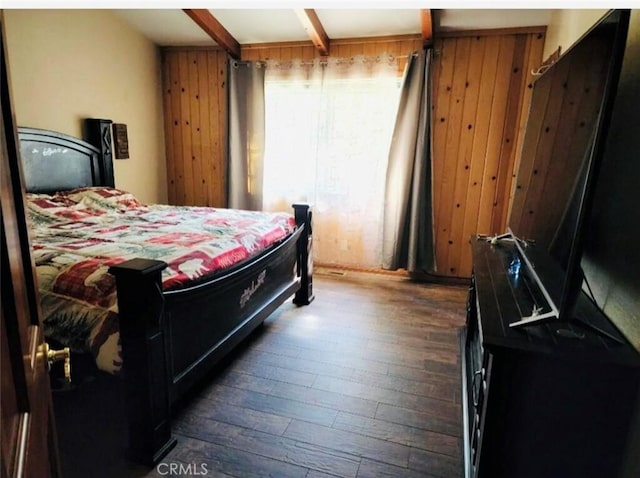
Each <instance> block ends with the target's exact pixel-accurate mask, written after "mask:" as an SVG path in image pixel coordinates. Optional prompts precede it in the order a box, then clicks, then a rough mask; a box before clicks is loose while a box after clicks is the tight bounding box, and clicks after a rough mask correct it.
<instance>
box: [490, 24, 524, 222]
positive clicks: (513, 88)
mask: <svg viewBox="0 0 640 478" xmlns="http://www.w3.org/2000/svg"><path fill="white" fill-rule="evenodd" d="M526 54H527V37H526V35H515V46H514V51H513V59H512V62H511V79H510V82H509V89H508V92H509V93H508V98H507V111H506V114H505V119H504V122H505V126H504V133H503V137H502V144H501V148H500V161H499V163H498V174H497V177H498V179H497V181H496V194H495V197H494V201H493V211H492V218H491V230H492V231H497V232H498V233H500V234H501V233H503V232H505V231H506V220H507V218H506V214H507V211H508V205H507V201H508V199H509V190H510V187H511V182H512V175H513V163H514V160H515V158H514V152H515V150H514V144H515V140H516V136H517V131H518V130H517V126H518V117H519V115H520V109H521V108H522V91H523V90H522V89H523V87H524V85H523V84H522V83H523V78H525V76H524V71H523V67H524V65H525V58H526Z"/></svg>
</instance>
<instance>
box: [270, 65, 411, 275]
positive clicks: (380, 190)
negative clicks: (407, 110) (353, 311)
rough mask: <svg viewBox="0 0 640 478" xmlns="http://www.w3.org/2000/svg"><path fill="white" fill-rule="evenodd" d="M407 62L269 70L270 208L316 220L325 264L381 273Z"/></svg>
mask: <svg viewBox="0 0 640 478" xmlns="http://www.w3.org/2000/svg"><path fill="white" fill-rule="evenodd" d="M400 84H401V78H399V75H398V66H397V59H396V58H393V57H389V56H386V55H382V56H379V57H363V56H359V57H354V58H349V59H335V58H329V59H327V60H324V61H322V60H315V61H313V62H302V61H293V62H288V63H275V62H269V63H268V64H267V70H266V75H265V110H266V113H265V118H266V133H265V168H264V190H263V205H264V208H265V209H267V210H289V209H290V204H291V203H292V202H295V201H308V202H310V203H311V204H312V205H313V212H314V225H315V227H314V256H315V260H316V262H321V263H328V264H331V263H334V264H342V265H352V266H361V267H379V266H380V264H381V245H382V235H381V231H382V217H383V216H382V211H383V205H384V184H385V173H386V168H387V158H388V153H389V146H390V143H391V136H392V133H393V126H394V122H395V115H396V111H397V107H398V100H399V91H400Z"/></svg>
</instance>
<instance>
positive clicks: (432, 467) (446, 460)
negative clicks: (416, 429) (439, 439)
mask: <svg viewBox="0 0 640 478" xmlns="http://www.w3.org/2000/svg"><path fill="white" fill-rule="evenodd" d="M409 468H410V469H412V470H416V471H420V472H422V473H425V474H430V475H433V476H439V477H442V478H458V477H461V476H462V462H461V460H459V459H455V458H453V457H450V456H446V455H439V454H437V453H432V452H429V451H424V450H420V449H418V448H412V449H411V456H410V458H409Z"/></svg>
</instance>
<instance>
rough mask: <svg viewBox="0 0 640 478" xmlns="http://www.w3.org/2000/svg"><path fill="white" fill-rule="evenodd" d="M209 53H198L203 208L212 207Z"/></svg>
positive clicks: (199, 136) (199, 138)
mask: <svg viewBox="0 0 640 478" xmlns="http://www.w3.org/2000/svg"><path fill="white" fill-rule="evenodd" d="M207 55H208V53H207V52H206V51H198V52H196V58H195V60H196V65H197V71H196V76H197V84H198V95H197V100H198V103H199V109H198V111H199V118H198V121H199V122H200V125H199V127H198V131H197V133H198V142H199V147H200V157H199V160H200V174H201V194H202V197H201V199H202V201H201V205H203V206H212V205H213V202H212V197H211V192H212V178H213V172H212V168H211V161H212V160H213V158H214V156H213V147H212V141H211V129H212V125H211V122H210V121H209V114H210V113H209V112H210V110H211V105H210V104H209V98H210V96H211V91H210V89H209V79H208V77H209V60H208V58H207Z"/></svg>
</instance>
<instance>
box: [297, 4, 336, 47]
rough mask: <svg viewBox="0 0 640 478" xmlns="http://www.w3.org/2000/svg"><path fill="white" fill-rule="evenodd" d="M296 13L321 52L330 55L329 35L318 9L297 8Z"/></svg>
mask: <svg viewBox="0 0 640 478" xmlns="http://www.w3.org/2000/svg"><path fill="white" fill-rule="evenodd" d="M296 15H298V18H299V19H300V22H301V23H302V26H303V27H304V29H305V30H306V31H307V34H308V35H309V37H310V38H311V41H312V42H313V44H314V45H315V46H316V48H317V49H318V50H320V54H321V55H325V56H326V55H328V54H329V37H328V36H327V32H325V31H324V27H323V26H322V22H320V19H319V18H318V15H317V14H316V11H315V10H313V9H312V8H304V9H296Z"/></svg>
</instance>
